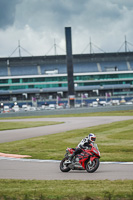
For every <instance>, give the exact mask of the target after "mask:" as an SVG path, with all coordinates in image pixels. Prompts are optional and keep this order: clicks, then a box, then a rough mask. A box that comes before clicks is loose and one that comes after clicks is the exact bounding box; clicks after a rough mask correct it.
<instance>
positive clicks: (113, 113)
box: [0, 110, 133, 120]
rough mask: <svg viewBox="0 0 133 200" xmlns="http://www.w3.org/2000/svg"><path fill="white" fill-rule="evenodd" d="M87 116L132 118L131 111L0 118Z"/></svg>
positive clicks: (132, 112) (26, 117)
mask: <svg viewBox="0 0 133 200" xmlns="http://www.w3.org/2000/svg"><path fill="white" fill-rule="evenodd" d="M3 116H4V115H3ZM87 116H90V117H92V116H133V110H121V111H108V112H93V113H91V112H88V113H77V114H61V115H41V116H25V117H22V116H21V117H19V116H18V117H0V120H2V119H6V120H8V119H28V118H57V117H87Z"/></svg>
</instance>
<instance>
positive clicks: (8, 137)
mask: <svg viewBox="0 0 133 200" xmlns="http://www.w3.org/2000/svg"><path fill="white" fill-rule="evenodd" d="M129 119H133V116H120V117H118V116H111V117H110V116H109V117H75V118H73V117H70V118H40V119H39V118H38V119H25V120H26V121H37V120H38V121H61V122H64V123H63V124H59V125H53V126H44V127H36V128H27V129H19V130H8V131H0V143H3V142H10V141H16V140H21V139H26V138H31V137H37V136H42V135H47V134H55V133H59V132H64V131H68V130H73V129H80V128H84V127H91V126H95V125H100V124H107V123H112V122H116V121H122V120H129ZM25 120H24V119H22V120H11V121H25ZM0 121H7V120H0ZM64 151H65V150H64ZM0 178H1V179H26V180H28V179H36V180H69V179H73V180H105V179H109V180H117V179H122V180H125V179H130V180H133V163H101V164H100V167H99V168H98V170H97V171H96V172H95V173H93V174H90V173H87V172H86V171H70V172H68V173H62V172H61V171H60V169H59V161H44V160H26V159H9V158H3V157H1V158H0Z"/></svg>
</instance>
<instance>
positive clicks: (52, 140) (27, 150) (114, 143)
mask: <svg viewBox="0 0 133 200" xmlns="http://www.w3.org/2000/svg"><path fill="white" fill-rule="evenodd" d="M6 123H7V122H6ZM90 132H92V133H95V134H96V136H97V141H96V143H97V144H98V147H99V150H100V152H101V161H133V120H126V121H121V122H114V123H110V124H105V125H100V126H93V127H89V128H84V129H78V130H72V131H67V132H62V133H58V134H53V135H46V136H42V137H36V138H31V139H25V140H21V141H15V142H10V143H3V144H0V152H3V153H14V154H22V155H30V156H32V158H33V159H56V160H61V159H62V158H63V157H64V154H65V149H66V148H67V147H76V146H77V144H78V143H79V142H80V140H81V139H82V138H83V137H85V136H86V135H88V134H89V133H90Z"/></svg>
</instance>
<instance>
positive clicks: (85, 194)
mask: <svg viewBox="0 0 133 200" xmlns="http://www.w3.org/2000/svg"><path fill="white" fill-rule="evenodd" d="M2 198H3V200H7V199H10V200H13V199H14V200H21V199H25V200H39V199H40V200H43V199H47V200H48V199H56V200H57V199H58V200H91V199H97V200H101V199H104V200H107V199H117V200H120V199H123V200H124V199H125V200H131V199H133V181H132V180H124V181H122V180H116V181H109V180H103V181H100V180H97V181H92V180H91V181H90V180H88V181H76V180H62V181H59V180H53V181H46V180H45V181H35V180H29V181H25V180H3V179H2V180H0V199H2Z"/></svg>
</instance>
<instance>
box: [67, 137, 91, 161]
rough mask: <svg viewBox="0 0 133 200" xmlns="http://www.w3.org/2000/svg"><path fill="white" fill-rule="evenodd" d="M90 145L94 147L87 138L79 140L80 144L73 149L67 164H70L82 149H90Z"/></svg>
mask: <svg viewBox="0 0 133 200" xmlns="http://www.w3.org/2000/svg"><path fill="white" fill-rule="evenodd" d="M90 144H92V145H94V143H93V142H91V141H90V140H89V139H88V137H85V138H84V139H82V140H81V142H80V143H79V144H78V146H77V147H76V148H75V151H74V153H73V154H72V155H71V156H70V157H69V161H68V162H69V163H71V161H72V159H73V157H74V156H75V155H77V154H80V153H81V152H82V149H86V148H87V147H90Z"/></svg>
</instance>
